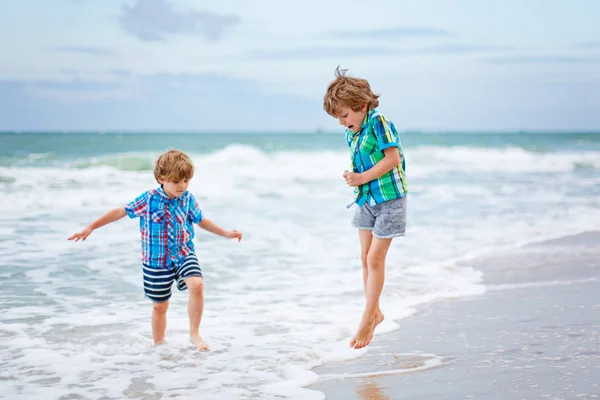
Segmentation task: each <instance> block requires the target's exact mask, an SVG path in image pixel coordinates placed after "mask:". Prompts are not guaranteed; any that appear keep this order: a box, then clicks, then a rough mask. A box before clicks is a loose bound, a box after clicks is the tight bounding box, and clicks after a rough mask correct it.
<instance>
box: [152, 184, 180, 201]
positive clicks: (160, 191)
mask: <svg viewBox="0 0 600 400" xmlns="http://www.w3.org/2000/svg"><path fill="white" fill-rule="evenodd" d="M156 193H158V195H159V196H160V197H161V198H162V199H163V200H164V201H166V202H173V201H178V200H183V196H185V195H186V194H187V190H186V191H185V192H183V194H182V195H181V196H179V197H173V198H170V197H169V195H168V194H167V192H165V190H164V189H163V187H162V185H160V186H159V187H158V188H156Z"/></svg>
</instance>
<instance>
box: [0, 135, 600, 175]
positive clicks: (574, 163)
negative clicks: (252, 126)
mask: <svg viewBox="0 0 600 400" xmlns="http://www.w3.org/2000/svg"><path fill="white" fill-rule="evenodd" d="M159 154H160V153H159V152H136V153H117V154H108V155H105V156H96V157H86V158H79V159H74V160H65V159H62V160H57V159H56V157H55V156H53V155H52V154H44V155H38V156H37V157H31V156H28V157H27V162H25V161H24V160H21V162H13V163H11V165H9V166H5V167H0V170H1V171H0V175H2V178H1V179H0V184H2V183H5V184H6V183H8V184H10V183H11V182H14V179H15V178H18V177H19V175H23V174H30V173H35V174H36V175H39V174H40V173H42V172H41V171H42V170H44V172H43V173H42V174H43V175H46V176H48V175H57V174H64V171H65V170H71V171H73V172H70V174H72V175H79V174H78V173H75V171H79V172H80V173H84V174H85V173H86V171H88V172H89V173H91V174H92V175H93V176H95V177H97V176H98V175H99V174H100V175H102V174H108V175H114V174H115V173H119V172H132V173H135V172H143V173H148V172H151V171H152V170H153V169H154V163H155V160H156V158H157V157H158V156H159ZM405 155H406V162H407V175H408V178H409V180H413V181H414V180H415V179H428V178H434V179H435V178H436V177H440V178H444V177H447V176H448V175H449V174H459V176H464V175H477V174H482V173H495V174H504V175H509V176H510V175H513V174H529V173H531V174H539V173H561V172H564V173H569V172H575V173H586V172H590V171H595V170H599V169H600V151H579V152H555V153H539V152H534V151H527V150H524V149H522V148H518V147H509V148H473V147H439V146H429V147H419V148H414V149H410V148H406V149H405ZM190 156H191V157H192V159H193V161H194V163H195V166H196V170H197V171H198V172H199V173H201V174H203V175H206V174H205V171H210V174H211V175H215V176H216V177H226V178H227V179H229V177H231V175H232V174H237V175H238V177H239V176H243V177H246V178H248V179H250V180H253V179H258V178H259V177H260V178H261V179H275V180H277V181H281V182H284V181H285V182H289V181H290V180H292V181H294V180H298V181H311V182H313V183H314V182H322V181H323V180H324V179H325V180H327V179H330V178H331V175H332V174H336V173H337V172H340V171H343V170H344V169H348V168H349V155H348V151H347V150H326V151H314V150H303V151H298V150H278V151H265V150H262V149H260V148H258V147H254V146H251V145H240V144H234V145H229V146H226V147H224V148H221V149H218V150H215V151H212V152H209V153H190ZM49 160H50V161H49ZM30 171H31V172H30ZM336 176H337V175H336ZM445 179H446V178H445Z"/></svg>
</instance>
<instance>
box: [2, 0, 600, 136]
mask: <svg viewBox="0 0 600 400" xmlns="http://www.w3.org/2000/svg"><path fill="white" fill-rule="evenodd" d="M599 15H600V1H596V0H570V1H568V2H567V1H564V0H560V1H558V0H504V1H502V2H491V1H483V0H428V1H423V0H402V1H400V0H379V1H377V2H373V3H368V2H366V1H353V0H345V1H341V0H326V1H323V0H321V1H318V0H303V1H301V2H291V1H283V0H251V1H248V0H219V1H208V0H204V1H200V0H102V1H99V0H52V1H48V0H19V1H11V2H5V4H4V5H2V12H0V130H17V131H29V130H36V131H42V130H43V131H81V130H85V131H140V130H147V131H191V132H222V131H236V132H239V131H252V132H282V131H301V132H312V131H315V130H317V129H323V130H326V131H336V130H340V129H341V127H340V126H339V125H338V124H337V120H335V119H334V118H332V117H330V116H328V115H327V114H326V113H325V112H324V111H323V107H322V103H323V95H324V93H325V90H326V88H327V85H328V83H329V82H330V81H331V80H333V79H334V72H335V69H336V67H337V66H338V65H340V66H341V68H344V69H348V70H349V73H350V74H351V75H352V76H357V77H362V78H366V79H368V80H369V82H370V83H371V87H372V88H373V90H374V91H375V92H376V93H379V94H380V95H381V97H380V107H379V109H380V111H381V112H382V113H384V114H386V115H387V116H388V117H389V118H390V119H391V120H392V121H394V124H395V125H396V126H397V127H398V129H401V130H420V131H435V132H438V131H521V130H526V131H549V130H552V131H589V130H597V131H600V24H599V23H598V16H599Z"/></svg>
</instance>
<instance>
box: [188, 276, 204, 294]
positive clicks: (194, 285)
mask: <svg viewBox="0 0 600 400" xmlns="http://www.w3.org/2000/svg"><path fill="white" fill-rule="evenodd" d="M185 285H186V286H187V288H188V290H189V291H190V294H191V295H192V296H199V295H202V294H203V293H204V281H202V278H200V277H198V276H194V277H192V278H190V279H188V280H187V281H186V282H185Z"/></svg>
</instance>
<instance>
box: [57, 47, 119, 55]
mask: <svg viewBox="0 0 600 400" xmlns="http://www.w3.org/2000/svg"><path fill="white" fill-rule="evenodd" d="M53 49H54V51H56V52H58V53H75V54H88V55H92V56H98V57H106V56H111V55H113V54H114V52H113V51H111V50H108V49H103V48H100V47H89V46H58V47H54V48H53Z"/></svg>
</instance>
